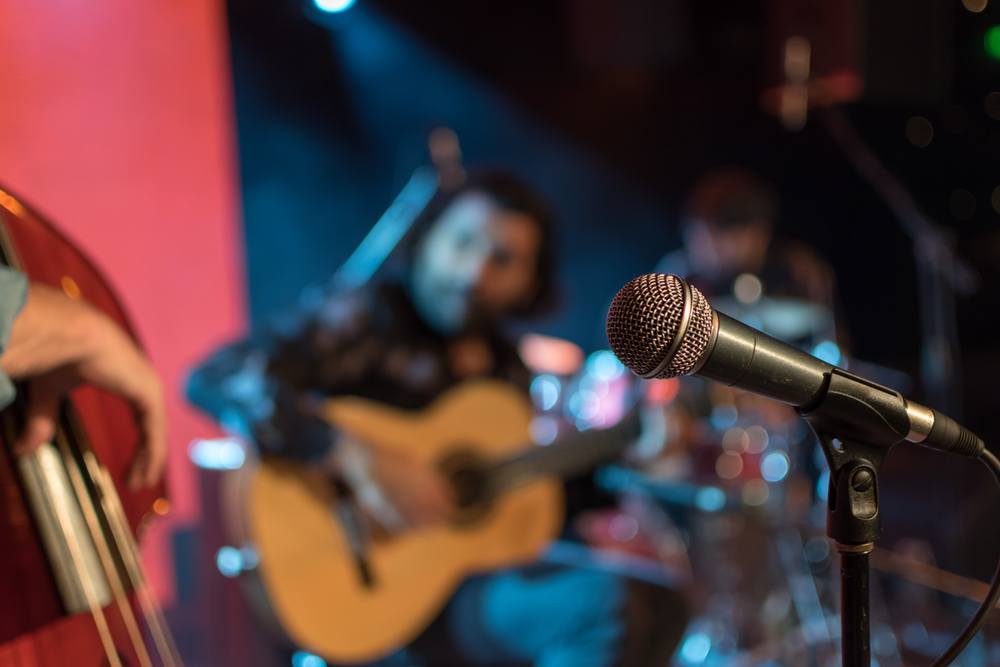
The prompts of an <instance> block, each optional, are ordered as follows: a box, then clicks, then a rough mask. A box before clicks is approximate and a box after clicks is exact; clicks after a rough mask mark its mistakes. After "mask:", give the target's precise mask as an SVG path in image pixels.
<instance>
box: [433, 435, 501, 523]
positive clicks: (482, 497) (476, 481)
mask: <svg viewBox="0 0 1000 667" xmlns="http://www.w3.org/2000/svg"><path fill="white" fill-rule="evenodd" d="M439 469H440V470H441V472H442V473H443V474H444V475H445V476H446V477H447V478H448V480H449V481H450V482H451V486H452V489H453V490H454V492H455V500H456V502H457V504H458V509H459V515H458V518H457V523H459V524H467V523H472V522H473V521H475V520H476V519H478V518H479V517H481V516H482V515H483V514H484V513H485V512H486V511H487V510H488V509H489V500H490V497H489V492H488V490H487V487H488V482H489V480H488V476H487V474H486V467H485V465H484V464H483V461H482V460H481V459H480V458H479V457H478V456H476V455H475V454H474V453H472V452H471V451H469V450H462V449H457V450H455V451H453V452H452V453H451V454H449V455H447V456H446V457H445V458H444V459H442V460H441V462H440V464H439Z"/></svg>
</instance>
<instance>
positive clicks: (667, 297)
mask: <svg viewBox="0 0 1000 667" xmlns="http://www.w3.org/2000/svg"><path fill="white" fill-rule="evenodd" d="M686 288H689V289H690V292H688V289H686ZM688 294H690V298H691V304H690V315H689V318H688V321H687V325H686V327H684V330H683V331H682V330H681V325H682V322H683V319H684V308H685V305H686V301H687V298H688V296H687V295H688ZM607 331H608V342H609V343H610V344H611V350H612V351H613V352H614V353H615V355H616V356H617V357H618V358H619V359H620V360H621V362H622V363H623V364H625V365H626V366H628V368H630V369H631V370H632V372H634V373H635V374H636V375H639V376H641V377H647V378H648V377H657V378H669V377H675V376H678V375H687V374H689V373H691V372H692V371H694V369H695V367H696V366H697V364H698V361H699V360H700V359H701V358H702V356H703V354H704V352H705V349H706V348H707V347H708V344H709V342H710V340H711V338H712V307H711V306H710V305H709V304H708V301H707V300H706V299H705V296H704V295H703V294H702V293H701V292H699V291H698V290H697V289H695V288H694V287H690V286H688V285H687V284H686V283H685V282H684V280H682V279H681V278H678V277H677V276H674V275H667V274H663V273H647V274H646V275H642V276H639V277H638V278H633V279H632V280H630V281H629V282H628V283H627V284H626V285H625V286H624V287H622V288H621V289H620V290H619V291H618V294H617V295H615V298H614V300H613V301H612V302H611V309H610V310H609V311H608V322H607ZM678 336H680V340H679V341H678ZM668 355H669V357H670V358H669V359H668V358H667V356H668Z"/></svg>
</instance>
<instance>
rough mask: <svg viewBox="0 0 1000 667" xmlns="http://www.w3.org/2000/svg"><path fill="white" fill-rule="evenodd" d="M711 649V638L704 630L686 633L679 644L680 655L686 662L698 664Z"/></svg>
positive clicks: (703, 660)
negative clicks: (685, 636)
mask: <svg viewBox="0 0 1000 667" xmlns="http://www.w3.org/2000/svg"><path fill="white" fill-rule="evenodd" d="M711 650H712V640H711V639H710V638H709V636H708V635H706V634H705V633H704V632H696V633H694V634H693V635H688V637H687V639H685V640H684V643H683V644H682V645H681V657H682V658H684V661H685V662H687V663H688V664H694V665H700V664H701V663H703V662H705V658H707V657H708V653H709V651H711Z"/></svg>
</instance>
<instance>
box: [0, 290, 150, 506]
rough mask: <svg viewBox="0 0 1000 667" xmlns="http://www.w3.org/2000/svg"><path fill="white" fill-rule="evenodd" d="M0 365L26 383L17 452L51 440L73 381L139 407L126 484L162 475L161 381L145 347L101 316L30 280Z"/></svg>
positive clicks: (144, 482)
mask: <svg viewBox="0 0 1000 667" xmlns="http://www.w3.org/2000/svg"><path fill="white" fill-rule="evenodd" d="M0 369H2V370H3V371H4V372H5V373H7V375H9V376H10V377H11V378H13V379H15V380H25V381H27V383H28V396H27V406H26V410H27V411H26V415H25V425H24V430H23V432H22V433H21V434H20V436H19V437H18V440H17V442H16V443H15V445H14V448H15V450H16V451H17V452H18V453H20V454H26V453H29V452H31V451H33V450H34V449H36V448H37V447H38V446H39V445H41V444H42V443H44V442H49V441H50V440H51V439H52V437H53V436H54V435H55V431H56V425H57V424H58V421H59V406H60V404H61V401H62V399H63V398H64V397H65V396H66V395H67V394H68V393H69V391H70V390H72V389H73V388H74V387H76V386H77V385H79V384H92V385H95V386H97V387H100V388H102V389H106V390H108V391H110V392H112V393H114V394H117V395H119V396H121V397H122V398H124V399H125V400H127V401H128V402H129V403H130V404H131V405H132V407H133V408H134V409H135V411H136V415H137V418H138V422H139V426H140V428H141V430H142V433H141V438H142V440H141V442H140V443H139V448H138V450H137V452H136V456H135V460H134V461H133V462H132V466H131V468H130V470H129V476H128V483H129V486H130V487H131V488H132V489H133V490H135V489H138V488H140V487H145V486H152V485H153V484H155V483H156V482H157V481H159V479H160V478H161V477H162V475H163V468H164V464H165V462H166V455H167V447H166V442H167V441H166V408H165V404H164V399H163V389H162V385H161V384H160V380H159V378H158V377H157V375H156V372H155V371H154V370H153V368H152V366H151V365H150V363H149V361H148V360H147V359H146V356H145V355H144V354H143V353H142V351H141V350H139V348H138V347H137V346H136V344H135V343H134V342H133V341H132V339H131V338H130V337H129V336H128V335H127V334H126V333H125V332H124V331H123V330H122V329H121V328H120V327H119V326H118V325H117V324H115V323H114V322H113V321H112V320H111V319H109V318H108V317H107V316H105V315H104V314H103V313H101V312H100V311H98V310H97V309H95V308H93V307H92V306H90V305H88V304H87V303H86V302H83V301H78V300H75V299H71V298H69V297H67V296H66V295H65V294H63V293H62V292H60V291H58V290H56V289H53V288H51V287H46V286H44V285H31V286H30V287H29V289H28V297H27V301H26V303H25V305H24V308H23V309H22V311H21V313H20V314H19V315H18V317H17V319H16V320H15V321H14V326H13V329H12V331H11V337H10V342H9V343H8V346H7V349H6V350H5V351H4V353H3V356H2V357H0Z"/></svg>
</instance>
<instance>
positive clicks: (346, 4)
mask: <svg viewBox="0 0 1000 667" xmlns="http://www.w3.org/2000/svg"><path fill="white" fill-rule="evenodd" d="M313 2H314V3H315V4H316V8H317V9H320V10H322V11H324V12H330V13H331V14H336V13H339V12H346V11H347V10H348V9H350V8H351V7H353V6H354V0H313ZM324 664H326V663H324ZM308 667H313V666H312V665H309V666H308Z"/></svg>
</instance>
